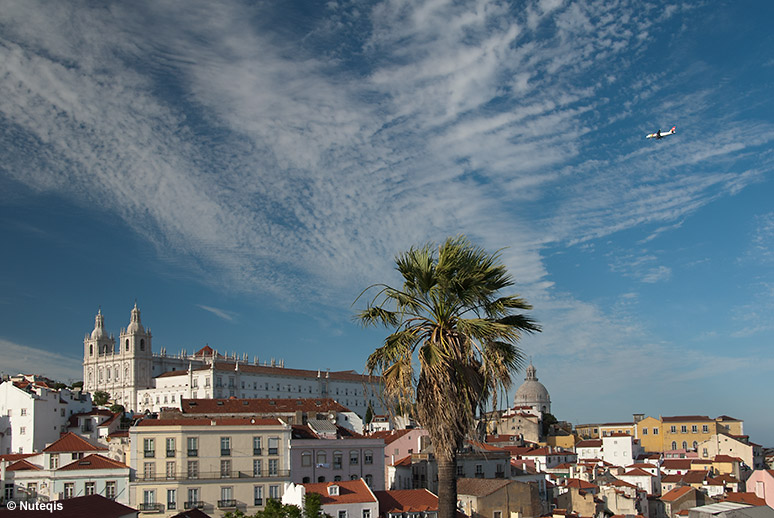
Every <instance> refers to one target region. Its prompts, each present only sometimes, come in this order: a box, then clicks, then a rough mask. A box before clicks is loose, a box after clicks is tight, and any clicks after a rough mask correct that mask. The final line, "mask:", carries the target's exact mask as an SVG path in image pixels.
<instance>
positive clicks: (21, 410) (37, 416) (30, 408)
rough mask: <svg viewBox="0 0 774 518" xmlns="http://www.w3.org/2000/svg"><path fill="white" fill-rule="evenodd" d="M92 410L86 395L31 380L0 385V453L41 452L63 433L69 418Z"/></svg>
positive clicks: (7, 382)
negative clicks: (56, 388)
mask: <svg viewBox="0 0 774 518" xmlns="http://www.w3.org/2000/svg"><path fill="white" fill-rule="evenodd" d="M27 378H30V379H31V380H30V379H27ZM91 407H92V405H91V398H90V397H89V396H88V394H83V393H81V392H80V391H73V390H69V389H66V388H63V389H58V390H55V389H54V388H52V387H51V383H50V382H48V381H45V380H38V379H35V377H34V376H29V377H21V378H20V379H17V380H15V381H13V380H9V381H5V382H3V383H0V453H4V454H7V453H32V452H38V451H40V450H42V449H43V448H44V447H45V446H46V445H47V444H50V443H52V442H54V441H56V440H57V439H58V438H59V436H60V435H61V434H62V433H64V432H65V430H66V426H67V419H68V418H69V417H70V416H71V415H73V414H76V413H78V412H84V411H86V410H91Z"/></svg>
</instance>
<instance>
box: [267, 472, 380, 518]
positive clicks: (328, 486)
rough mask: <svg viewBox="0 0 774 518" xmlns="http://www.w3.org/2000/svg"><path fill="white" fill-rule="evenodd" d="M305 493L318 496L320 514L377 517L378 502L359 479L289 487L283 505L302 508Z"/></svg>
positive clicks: (353, 517) (342, 517)
mask: <svg viewBox="0 0 774 518" xmlns="http://www.w3.org/2000/svg"><path fill="white" fill-rule="evenodd" d="M307 493H317V494H319V495H320V503H321V504H322V505H321V508H322V509H321V511H322V512H323V514H327V515H329V516H332V517H333V518H378V516H379V501H378V500H377V499H376V496H375V495H374V493H373V491H371V489H370V488H369V487H368V485H366V483H365V481H363V479H358V480H343V481H341V482H326V483H321V484H303V485H296V484H289V485H288V486H287V487H286V488H285V492H284V495H283V497H282V503H283V504H291V505H295V506H298V507H301V508H302V509H303V506H304V497H305V496H306V494H307Z"/></svg>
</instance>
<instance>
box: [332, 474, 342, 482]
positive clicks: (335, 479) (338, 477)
mask: <svg viewBox="0 0 774 518" xmlns="http://www.w3.org/2000/svg"><path fill="white" fill-rule="evenodd" d="M333 481H334V482H341V475H336V476H335V477H333Z"/></svg>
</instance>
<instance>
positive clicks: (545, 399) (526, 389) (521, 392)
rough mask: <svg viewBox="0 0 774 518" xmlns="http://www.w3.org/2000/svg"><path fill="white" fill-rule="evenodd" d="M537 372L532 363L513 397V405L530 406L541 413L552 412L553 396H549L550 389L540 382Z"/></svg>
mask: <svg viewBox="0 0 774 518" xmlns="http://www.w3.org/2000/svg"><path fill="white" fill-rule="evenodd" d="M536 372H537V369H535V367H534V366H533V365H532V363H530V364H529V367H527V377H526V378H524V383H522V384H521V386H520V387H519V388H518V389H517V390H516V395H515V396H514V397H513V405H514V406H529V407H533V408H535V409H537V410H540V411H541V412H551V396H549V395H548V389H546V387H545V386H544V385H543V384H542V383H540V382H539V381H538V379H537V376H535V373H536Z"/></svg>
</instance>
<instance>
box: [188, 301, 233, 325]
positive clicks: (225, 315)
mask: <svg viewBox="0 0 774 518" xmlns="http://www.w3.org/2000/svg"><path fill="white" fill-rule="evenodd" d="M196 307H197V308H200V309H203V310H204V311H209V312H210V313H212V314H213V315H215V316H216V317H218V318H220V319H223V320H228V321H229V322H233V321H234V319H235V318H236V313H234V312H232V311H226V310H224V309H219V308H214V307H212V306H205V305H204V304H197V305H196Z"/></svg>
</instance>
